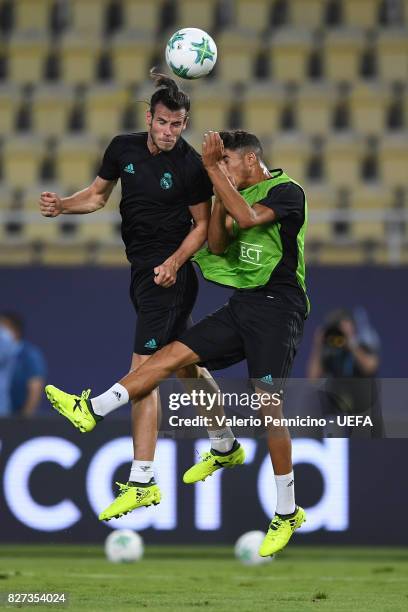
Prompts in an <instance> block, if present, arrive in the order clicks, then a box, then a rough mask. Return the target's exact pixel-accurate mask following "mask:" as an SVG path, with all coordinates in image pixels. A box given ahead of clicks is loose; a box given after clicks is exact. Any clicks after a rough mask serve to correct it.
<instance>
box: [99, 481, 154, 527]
mask: <svg viewBox="0 0 408 612" xmlns="http://www.w3.org/2000/svg"><path fill="white" fill-rule="evenodd" d="M150 482H151V484H150V483H148V484H147V485H146V486H143V485H140V484H133V483H129V482H128V483H127V484H122V483H121V482H117V483H116V484H117V485H118V487H119V489H120V490H119V495H118V496H117V498H116V499H115V500H113V502H112V503H111V505H110V506H108V507H107V508H106V510H104V511H103V512H101V513H100V515H99V520H100V521H110V520H111V519H113V518H119V517H121V516H124V515H125V514H128V513H129V512H132V510H136V508H141V507H142V506H151V505H152V504H153V505H154V506H157V504H160V500H161V493H160V489H159V487H158V486H157V484H156V483H155V482H154V481H153V479H152V481H150Z"/></svg>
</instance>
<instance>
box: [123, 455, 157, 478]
mask: <svg viewBox="0 0 408 612" xmlns="http://www.w3.org/2000/svg"><path fill="white" fill-rule="evenodd" d="M153 477H154V472H153V461H138V460H137V459H135V460H134V461H132V467H131V469H130V476H129V480H130V481H132V482H141V483H143V484H146V483H148V482H150V480H151V479H152V478H153Z"/></svg>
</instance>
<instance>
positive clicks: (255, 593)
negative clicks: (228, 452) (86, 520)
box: [0, 544, 408, 612]
mask: <svg viewBox="0 0 408 612" xmlns="http://www.w3.org/2000/svg"><path fill="white" fill-rule="evenodd" d="M62 591H63V592H65V593H67V594H68V604H67V605H66V606H62V605H55V604H54V605H48V606H44V605H42V606H39V605H35V606H30V609H32V608H35V609H38V610H45V609H47V610H55V609H62V610H64V609H71V610H72V611H74V610H75V611H76V610H85V609H86V610H89V611H98V612H101V611H103V610H113V611H114V612H121V610H149V611H151V612H159V611H160V612H163V611H164V610H171V611H173V610H174V611H180V610H181V611H183V610H200V609H203V610H208V611H214V612H215V611H217V612H231V611H233V612H236V611H245V612H257V611H258V610H262V611H263V610H265V611H266V610H268V611H276V612H281V611H282V612H305V611H307V610H319V612H320V611H321V612H325V611H330V612H332V611H334V610H336V611H337V610H338V611H344V612H354V611H356V612H361V611H363V610H370V611H371V612H376V611H378V612H380V611H381V612H387V611H389V612H398V611H399V610H401V611H404V612H406V611H407V610H408V551H407V550H406V549H403V548H401V549H396V548H394V549H390V548H387V549H385V548H346V547H332V546H326V547H319V548H317V547H313V548H312V547H296V545H293V544H292V545H291V546H288V548H287V549H286V550H285V551H284V552H282V553H281V554H280V555H278V557H277V559H276V560H275V561H273V562H272V563H270V564H268V565H264V566H260V567H245V566H243V565H241V564H240V563H239V562H238V561H236V560H235V559H234V558H233V551H232V548H231V547H225V546H223V547H210V546H198V545H197V546H189V547H187V546H160V547H159V546H147V550H146V554H145V557H144V559H143V560H142V561H141V562H139V563H134V564H125V565H122V564H120V565H117V564H112V563H109V562H108V561H106V560H105V558H104V555H103V550H102V546H101V547H95V546H68V545H67V546H61V545H54V546H5V545H3V546H0V593H1V594H2V603H1V604H0V607H5V606H6V604H5V602H4V594H5V593H9V592H19V593H22V592H37V593H38V592H49V593H50V592H53V593H55V592H62ZM16 607H17V606H12V605H10V604H9V605H8V606H7V608H8V609H13V608H14V609H15V608H16ZM27 609H28V608H27Z"/></svg>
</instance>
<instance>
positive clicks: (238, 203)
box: [207, 164, 255, 228]
mask: <svg viewBox="0 0 408 612" xmlns="http://www.w3.org/2000/svg"><path fill="white" fill-rule="evenodd" d="M207 173H208V176H209V177H210V179H211V181H212V184H213V185H214V190H215V191H216V192H217V193H218V196H219V198H220V199H221V200H222V203H223V205H224V207H225V209H226V211H227V212H228V213H229V214H230V215H231V217H232V218H233V219H235V221H236V222H237V223H238V225H239V226H240V227H242V228H245V227H250V226H251V225H253V222H254V216H255V215H254V212H253V211H252V209H251V208H250V207H249V206H248V205H247V203H246V202H245V200H244V198H243V197H242V196H241V195H240V194H239V193H238V191H237V190H236V189H235V187H234V186H233V185H232V183H231V181H230V180H229V178H228V177H227V176H226V175H225V173H224V172H223V171H222V170H221V168H220V166H219V165H218V164H217V165H216V166H211V167H210V168H207Z"/></svg>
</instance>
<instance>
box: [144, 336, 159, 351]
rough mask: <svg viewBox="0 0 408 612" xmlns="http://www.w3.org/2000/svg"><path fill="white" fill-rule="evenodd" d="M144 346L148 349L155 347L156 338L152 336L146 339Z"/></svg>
mask: <svg viewBox="0 0 408 612" xmlns="http://www.w3.org/2000/svg"><path fill="white" fill-rule="evenodd" d="M145 347H146V348H149V349H154V348H157V342H156V340H155V339H154V338H152V339H151V340H148V341H147V342H146V344H145Z"/></svg>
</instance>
